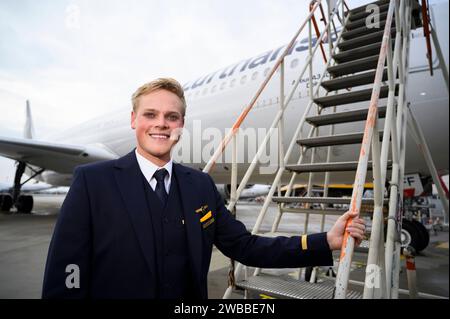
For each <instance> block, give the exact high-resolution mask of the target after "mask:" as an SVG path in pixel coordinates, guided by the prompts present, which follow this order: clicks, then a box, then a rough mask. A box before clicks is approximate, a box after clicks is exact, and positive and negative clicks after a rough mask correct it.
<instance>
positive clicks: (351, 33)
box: [342, 20, 395, 40]
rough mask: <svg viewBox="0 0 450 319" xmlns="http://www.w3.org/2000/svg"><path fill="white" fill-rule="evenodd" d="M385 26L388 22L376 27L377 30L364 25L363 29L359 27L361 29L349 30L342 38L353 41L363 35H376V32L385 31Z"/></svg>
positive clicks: (393, 23)
mask: <svg viewBox="0 0 450 319" xmlns="http://www.w3.org/2000/svg"><path fill="white" fill-rule="evenodd" d="M385 24H386V20H385V21H383V22H380V25H379V27H376V28H368V27H367V26H366V25H363V26H362V27H359V28H355V29H352V30H347V31H344V32H343V33H342V38H343V39H344V40H351V39H354V38H357V37H360V36H362V35H366V34H371V33H374V32H377V31H380V30H384V26H385ZM392 27H395V20H394V21H392Z"/></svg>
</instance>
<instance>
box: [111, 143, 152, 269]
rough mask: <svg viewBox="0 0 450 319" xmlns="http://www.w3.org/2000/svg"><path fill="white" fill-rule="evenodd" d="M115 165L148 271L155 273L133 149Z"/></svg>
mask: <svg viewBox="0 0 450 319" xmlns="http://www.w3.org/2000/svg"><path fill="white" fill-rule="evenodd" d="M115 167H116V169H115V170H114V174H115V179H116V182H117V185H118V187H119V190H120V193H121V195H122V199H123V201H124V203H125V207H126V208H127V212H128V213H129V215H130V217H131V222H132V224H133V227H134V230H135V232H136V235H137V238H138V241H139V244H140V247H141V249H142V253H143V255H144V257H145V260H146V262H147V264H148V267H149V269H150V273H152V275H156V270H155V263H154V262H155V261H154V255H153V254H152V252H154V251H155V245H154V238H153V227H152V223H151V219H150V218H151V217H150V214H149V213H148V210H147V204H146V199H145V196H146V195H145V192H144V187H142V186H143V185H142V182H141V181H142V173H141V171H140V169H139V165H138V163H137V160H136V155H135V153H134V150H133V151H132V152H131V153H129V154H127V155H125V156H124V157H122V158H120V159H118V160H117V162H116V165H115Z"/></svg>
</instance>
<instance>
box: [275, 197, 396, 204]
mask: <svg viewBox="0 0 450 319" xmlns="http://www.w3.org/2000/svg"><path fill="white" fill-rule="evenodd" d="M351 200H352V199H351V198H342V197H295V196H290V197H284V196H274V197H272V201H274V202H275V203H301V204H340V205H346V204H347V205H349V204H350V202H351ZM373 200H374V199H373V198H363V199H362V202H361V204H364V205H367V204H369V205H370V204H372V205H373ZM384 203H385V204H387V203H389V199H388V198H386V199H384Z"/></svg>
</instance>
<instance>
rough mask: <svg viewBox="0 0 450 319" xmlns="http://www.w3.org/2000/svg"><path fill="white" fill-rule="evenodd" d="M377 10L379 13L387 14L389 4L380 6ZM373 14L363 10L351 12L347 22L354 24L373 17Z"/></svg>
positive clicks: (370, 11)
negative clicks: (370, 16)
mask: <svg viewBox="0 0 450 319" xmlns="http://www.w3.org/2000/svg"><path fill="white" fill-rule="evenodd" d="M378 8H379V9H380V10H379V12H380V13H382V12H387V11H388V10H389V3H385V4H381V5H379V6H378ZM373 13H374V12H373V11H372V10H369V12H367V11H366V10H365V9H364V10H360V11H357V12H352V13H351V14H350V17H349V20H350V21H352V22H354V21H357V20H360V19H366V18H367V17H368V16H369V15H373Z"/></svg>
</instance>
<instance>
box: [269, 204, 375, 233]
mask: <svg viewBox="0 0 450 319" xmlns="http://www.w3.org/2000/svg"><path fill="white" fill-rule="evenodd" d="M280 209H281V211H282V212H283V213H296V214H312V215H328V216H341V215H343V214H344V213H346V212H347V209H337V208H327V209H317V208H314V209H313V208H292V207H280ZM359 214H360V216H372V215H373V209H371V210H370V211H368V210H367V209H364V207H361V211H360V212H359ZM263 235H264V236H266V234H263ZM297 235H298V234H297Z"/></svg>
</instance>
